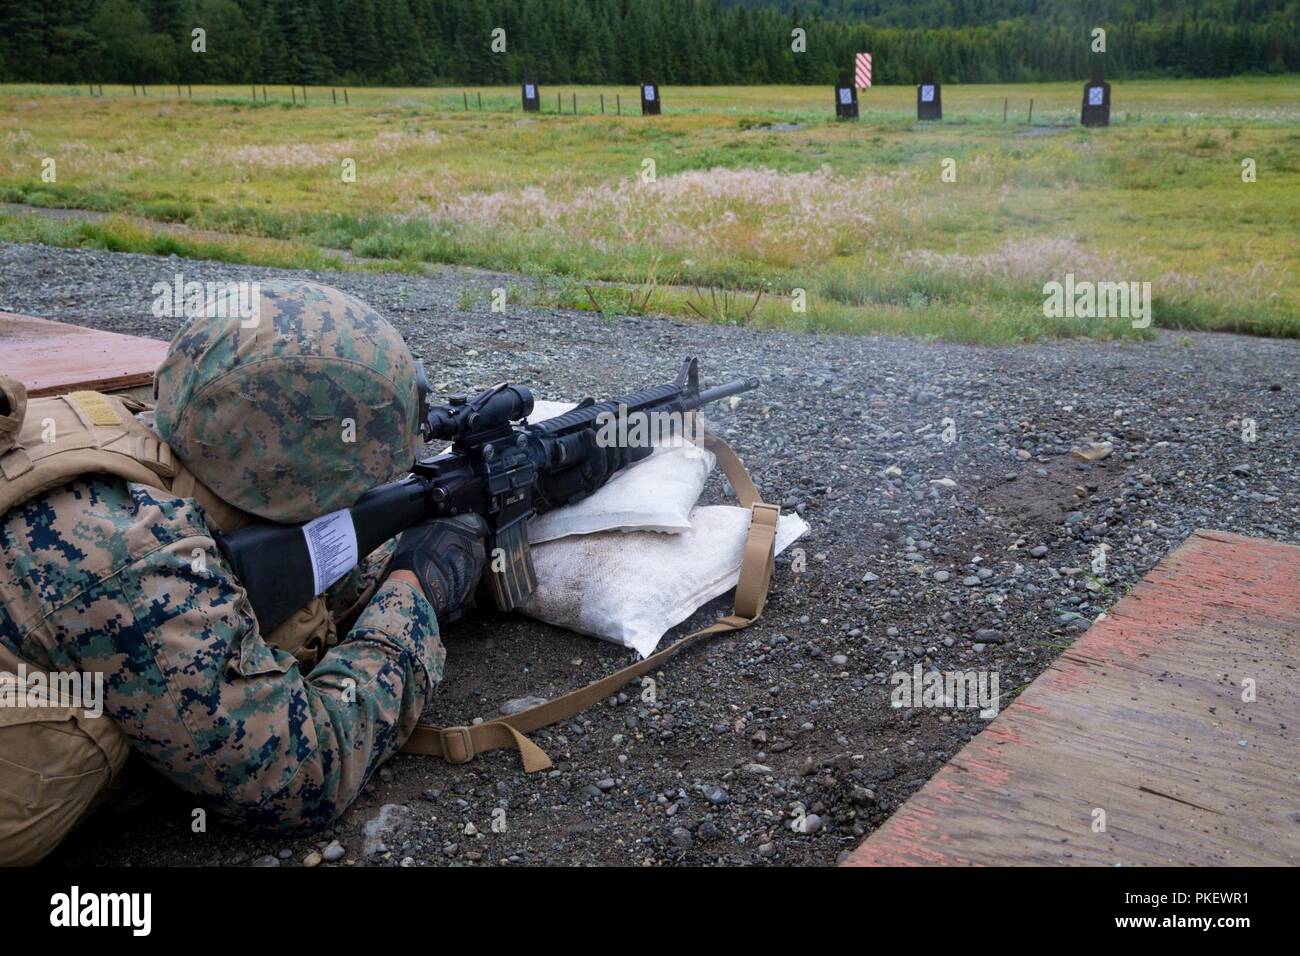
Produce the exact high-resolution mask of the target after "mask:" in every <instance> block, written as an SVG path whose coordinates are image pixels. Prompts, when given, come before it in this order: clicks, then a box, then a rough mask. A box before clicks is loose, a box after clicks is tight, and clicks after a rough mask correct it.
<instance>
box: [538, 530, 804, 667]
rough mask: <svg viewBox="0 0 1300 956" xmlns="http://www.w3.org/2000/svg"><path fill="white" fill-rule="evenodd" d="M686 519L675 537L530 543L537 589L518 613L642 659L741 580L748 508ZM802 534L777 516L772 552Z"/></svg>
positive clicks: (608, 536) (604, 536)
mask: <svg viewBox="0 0 1300 956" xmlns="http://www.w3.org/2000/svg"><path fill="white" fill-rule="evenodd" d="M690 519H691V527H690V530H688V531H684V532H682V533H680V534H671V535H669V534H652V533H646V532H631V533H622V532H605V533H601V534H587V535H580V536H572V537H566V538H561V539H559V540H556V541H549V542H547V543H545V544H540V545H536V546H535V547H533V549H532V551H533V564H534V566H535V567H536V569H537V590H536V591H534V592H533V594H532V596H531V597H529V598H528V600H527V601H525V602H524V604H523V605H521V607H520V610H522V611H523V612H524V613H525V614H528V615H529V616H531V617H535V618H537V619H538V620H541V621H545V622H546V623H548V624H554V625H555V626H556V627H564V628H568V629H569V630H572V631H577V632H579V633H581V634H589V635H591V636H592V637H599V638H602V639H604V640H607V641H612V642H613V643H615V644H622V645H623V646H625V647H630V648H633V649H634V650H635V651H636V652H637V653H638V654H640V655H641V656H642V657H649V656H650V654H652V653H653V652H654V649H655V647H656V646H657V645H658V643H659V639H660V638H662V637H663V636H664V634H666V633H667V632H668V631H669V630H670V629H672V628H673V627H675V626H676V625H678V624H680V623H681V622H682V621H684V620H686V619H687V618H688V617H690V616H691V615H692V614H694V613H695V612H696V611H697V610H699V608H701V607H702V606H704V605H705V604H707V603H708V602H709V601H711V600H713V599H714V598H716V597H717V596H718V595H720V594H724V593H725V592H727V591H729V590H731V589H732V588H734V587H735V586H736V583H737V582H738V581H739V580H740V561H741V557H742V555H743V553H744V549H745V540H746V537H747V535H748V532H749V521H750V511H749V509H748V508H738V507H734V506H729V505H713V506H704V507H698V508H695V509H694V510H692V511H691V514H690ZM807 530H808V525H807V523H806V522H805V521H804V520H803V519H802V518H800V517H799V516H798V515H793V514H790V515H786V514H783V515H781V520H780V523H779V524H778V525H777V532H776V551H777V553H778V554H779V553H780V552H782V551H784V550H785V549H786V548H787V547H788V546H789V545H790V544H791V543H792V542H794V541H795V540H796V539H798V538H799V537H800V536H802V535H803V534H804V533H805V532H807Z"/></svg>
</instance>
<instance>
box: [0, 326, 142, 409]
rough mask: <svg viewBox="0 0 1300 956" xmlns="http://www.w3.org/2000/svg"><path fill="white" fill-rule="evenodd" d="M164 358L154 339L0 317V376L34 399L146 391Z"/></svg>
mask: <svg viewBox="0 0 1300 956" xmlns="http://www.w3.org/2000/svg"><path fill="white" fill-rule="evenodd" d="M166 354H167V343H166V342H163V341H161V340H159V339H146V338H142V337H140V336H136V335H122V334H120V333H117V332H101V331H99V330H97V329H88V328H85V327H84V326H80V325H68V324H67V323H65V322H53V321H51V320H49V319H38V318H35V317H34V316H30V315H18V314H16V313H13V312H0V372H2V373H4V374H5V375H9V376H11V377H13V378H16V379H18V381H20V382H22V383H23V385H24V386H26V388H27V394H29V395H31V396H33V397H37V396H40V395H57V394H60V393H63V392H70V391H74V390H76V389H79V388H84V389H96V390H98V391H115V390H118V389H123V388H133V387H135V386H137V385H148V384H149V383H150V382H152V381H153V373H154V369H156V368H157V367H158V364H159V363H160V362H161V361H162V360H163V357H164V356H165V355H166Z"/></svg>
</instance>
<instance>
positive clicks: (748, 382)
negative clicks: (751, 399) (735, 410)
mask: <svg viewBox="0 0 1300 956" xmlns="http://www.w3.org/2000/svg"><path fill="white" fill-rule="evenodd" d="M758 386H759V381H758V379H757V378H738V379H735V380H733V381H730V382H727V383H726V384H725V385H715V386H714V387H713V388H706V389H705V390H704V391H702V392H700V394H699V395H698V396H696V398H695V399H694V400H693V401H691V402H690V403H689V407H690V408H699V407H700V406H702V405H707V404H709V402H716V401H718V400H719V399H722V398H730V397H731V396H732V395H739V394H741V393H742V392H752V391H753V390H754V389H756V388H758Z"/></svg>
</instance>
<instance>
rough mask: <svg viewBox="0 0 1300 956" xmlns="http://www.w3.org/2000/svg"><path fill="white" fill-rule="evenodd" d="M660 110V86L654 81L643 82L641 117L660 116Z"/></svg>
mask: <svg viewBox="0 0 1300 956" xmlns="http://www.w3.org/2000/svg"><path fill="white" fill-rule="evenodd" d="M659 110H660V100H659V84H658V83H656V82H655V81H654V80H642V81H641V115H642V116H658V115H659Z"/></svg>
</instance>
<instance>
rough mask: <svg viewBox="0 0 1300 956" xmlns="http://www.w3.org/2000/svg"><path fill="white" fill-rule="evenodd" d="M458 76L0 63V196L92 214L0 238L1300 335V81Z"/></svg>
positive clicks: (1100, 330)
mask: <svg viewBox="0 0 1300 956" xmlns="http://www.w3.org/2000/svg"><path fill="white" fill-rule="evenodd" d="M465 92H466V91H461V90H414V89H411V90H401V89H396V90H349V91H348V98H349V101H350V105H348V106H346V107H345V106H343V105H342V96H341V94H340V96H339V104H338V105H334V104H333V103H331V93H330V90H328V89H325V90H321V89H314V88H313V89H311V90H309V91H308V97H307V105H306V106H304V105H302V102H301V91H299V92H298V93H297V94H296V96H297V98H298V100H299V102H298V103H297V105H290V103H289V95H290V94H289V91H288V89H287V88H285V87H279V88H268V90H267V93H268V97H269V99H268V102H265V103H264V102H262V101H261V99H260V97H261V93H262V89H261V87H258V88H257V93H258V96H259V100H258V101H257V103H256V104H254V103H253V102H252V100H251V91H250V90H249V88H248V87H226V88H212V87H205V88H202V89H200V88H195V89H194V92H193V99H189V98H188V96H186V97H183V98H178V97H177V94H176V90H175V88H174V87H171V88H163V87H153V88H150V90H149V95H148V96H147V97H144V96H132V93H131V89H130V88H129V87H126V88H122V87H105V93H106V94H107V95H105V96H104V97H102V98H101V97H92V96H90V95H88V91H87V89H86V88H81V89H71V88H60V87H34V86H8V87H4V86H0V142H3V144H4V150H3V154H0V200H3V201H7V202H18V203H27V204H32V205H38V206H56V207H67V208H76V209H87V210H96V211H100V212H107V213H112V214H117V215H113V216H110V217H108V218H105V219H100V220H98V221H93V222H80V221H76V220H49V219H45V218H40V217H29V216H22V215H0V239H8V240H14V241H45V242H52V243H58V244H65V245H92V246H100V247H104V248H112V249H128V250H138V251H155V252H164V253H166V252H176V253H178V254H181V255H190V256H203V257H207V258H218V259H229V260H232V261H252V262H263V263H267V264H273V265H286V266H304V267H323V266H328V265H338V266H342V267H345V268H397V269H405V270H420V269H424V268H429V267H430V266H431V265H432V264H436V263H460V264H469V265H475V266H482V267H486V268H490V269H498V270H508V271H514V272H520V273H524V274H526V275H527V276H529V277H532V279H533V280H535V281H530V282H527V283H522V284H521V285H520V287H519V289H518V290H516V291H515V293H514V294H520V295H527V296H530V297H532V298H534V299H536V300H541V301H543V302H547V303H553V304H559V305H565V306H570V307H576V308H586V309H592V310H600V311H618V312H628V311H632V312H638V311H645V312H664V313H670V314H677V315H683V316H688V317H697V318H701V319H704V320H709V321H723V322H738V323H750V324H754V325H781V326H785V327H793V328H806V329H810V330H814V329H816V330H836V331H854V332H873V331H887V332H898V333H907V334H919V335H935V336H943V337H948V338H956V339H961V340H967V341H978V342H995V341H1014V340H1027V339H1035V338H1043V337H1052V336H1066V335H1079V334H1087V335H1100V336H1110V335H1123V336H1128V335H1142V334H1144V333H1142V332H1140V331H1135V330H1133V329H1132V328H1131V324H1130V323H1129V322H1128V321H1127V320H1122V319H1121V320H1116V319H1104V320H1103V319H1093V320H1082V319H1049V318H1045V317H1044V315H1043V298H1044V296H1043V284H1044V283H1045V282H1048V281H1053V280H1057V281H1063V280H1064V277H1065V274H1066V273H1073V274H1074V275H1075V277H1076V279H1079V280H1083V279H1093V280H1101V281H1137V282H1142V281H1148V282H1150V283H1151V287H1152V294H1153V298H1154V301H1153V306H1152V315H1153V318H1154V321H1155V324H1156V325H1159V326H1165V327H1177V328H1211V329H1228V330H1236V331H1248V332H1255V333H1260V334H1273V335H1290V336H1296V335H1300V282H1298V281H1297V279H1298V278H1300V243H1297V241H1296V235H1297V232H1298V231H1300V229H1298V227H1300V77H1283V78H1276V79H1255V78H1252V79H1233V80H1206V81H1152V82H1134V83H1116V84H1114V87H1113V99H1114V107H1113V113H1112V122H1113V125H1112V126H1111V127H1110V128H1109V129H1104V130H1087V131H1085V130H1083V129H1081V128H1079V126H1078V125H1077V124H1078V103H1079V97H1080V95H1081V85H1080V84H1073V83H1071V84H1041V85H1033V86H948V87H945V88H944V90H943V104H944V113H945V120H944V122H943V123H942V124H924V125H921V124H917V123H916V122H915V112H914V96H915V93H914V89H913V88H911V87H888V88H876V89H873V90H870V91H868V92H867V93H866V94H864V96H863V105H862V108H863V118H862V119H861V120H860V121H859V122H857V123H836V122H835V121H834V120H833V119H831V118H830V114H831V112H832V104H831V91H830V90H829V89H822V88H809V87H732V88H724V87H717V88H680V89H678V88H666V89H665V90H664V91H663V96H664V104H665V111H666V112H665V115H663V116H661V117H657V118H645V119H643V118H642V117H641V116H639V115H629V113H630V112H637V113H639V110H638V109H637V107H636V104H637V99H636V96H637V93H636V90H635V88H619V89H616V88H612V87H611V88H605V89H597V88H577V89H574V88H560V89H558V90H557V89H554V88H549V89H548V88H545V87H544V88H543V90H542V96H543V108H544V112H543V114H542V115H540V116H538V115H525V114H523V113H522V112H520V109H519V101H518V92H517V90H515V89H513V88H510V89H503V88H495V89H483V90H469V91H467V93H468V99H469V103H470V110H469V111H468V112H466V111H465V110H464V106H463V104H464V102H465V100H464V95H465ZM480 93H481V95H482V99H483V109H482V110H481V111H480V110H479V109H478V108H477V105H478V95H479V94H480ZM557 93H558V94H559V97H560V105H561V107H562V109H563V114H562V115H557V113H556V109H557V104H556V94H557ZM602 93H603V94H604V97H605V106H606V110H607V113H606V114H605V115H600V114H599V99H598V98H599V96H600V94H602ZM575 94H576V96H577V108H578V111H579V115H577V116H574V115H572V109H573V96H574V95H575ZM616 94H617V95H619V96H621V100H622V105H623V115H622V116H615V115H612V114H613V111H614V104H615V95H616ZM1031 98H1032V99H1033V101H1034V111H1033V125H1032V126H1030V125H1029V124H1028V123H1027V110H1028V107H1029V101H1030V99H1031ZM1004 99H1005V100H1006V103H1007V114H1008V115H1007V119H1006V121H1004V120H1003V104H1004ZM47 158H52V159H53V160H54V161H55V169H56V176H57V178H56V180H55V181H54V182H45V181H43V180H42V175H41V173H42V162H43V161H44V160H46V159H47ZM1248 158H1249V159H1253V160H1254V161H1255V164H1256V169H1257V181H1256V182H1252V183H1246V182H1243V181H1242V162H1243V160H1245V159H1248ZM945 160H953V161H955V170H956V181H955V182H944V181H942V180H941V172H942V170H943V167H944V162H945ZM348 161H351V162H352V163H354V164H355V181H345V176H344V170H345V167H346V166H347V165H348ZM651 162H653V171H654V180H653V181H647V175H646V174H647V171H648V169H649V164H650V163H651ZM128 217H131V218H128ZM142 220H143V221H142ZM153 221H159V222H167V223H184V224H187V225H188V226H191V227H194V230H196V231H195V232H193V233H187V232H184V231H182V232H180V233H177V232H175V231H161V230H159V229H155V228H153V227H152V226H151V225H150V223H151V222H153ZM199 230H202V232H199ZM334 250H345V251H346V252H347V253H349V255H347V256H340V255H339V254H338V253H337V252H335V251H334ZM525 289H526V290H527V291H524V290H525ZM796 290H804V291H803V294H802V295H800V294H798V293H797V291H796ZM481 293H482V296H483V297H484V298H486V296H487V295H488V294H489V289H488V288H487V287H486V284H485V287H484V288H483V289H482V290H481ZM802 302H806V310H805V311H797V307H798V305H799V304H800V303H802ZM463 304H468V303H463Z"/></svg>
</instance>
